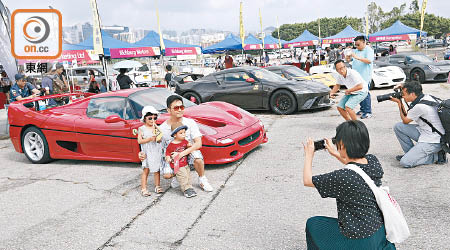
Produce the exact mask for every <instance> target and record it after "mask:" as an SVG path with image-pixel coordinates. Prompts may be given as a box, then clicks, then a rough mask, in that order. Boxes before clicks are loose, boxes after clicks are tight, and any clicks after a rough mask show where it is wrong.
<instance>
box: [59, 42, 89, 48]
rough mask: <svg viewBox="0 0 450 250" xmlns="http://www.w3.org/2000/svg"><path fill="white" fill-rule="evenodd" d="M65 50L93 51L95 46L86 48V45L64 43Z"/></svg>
mask: <svg viewBox="0 0 450 250" xmlns="http://www.w3.org/2000/svg"><path fill="white" fill-rule="evenodd" d="M62 49H63V50H93V49H94V46H84V45H78V44H70V43H64V44H63V46H62Z"/></svg>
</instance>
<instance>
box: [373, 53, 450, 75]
mask: <svg viewBox="0 0 450 250" xmlns="http://www.w3.org/2000/svg"><path fill="white" fill-rule="evenodd" d="M374 63H375V64H376V65H377V66H380V67H382V66H398V67H400V68H402V69H403V71H404V72H405V75H406V78H407V79H412V80H417V81H420V83H424V82H426V81H445V80H447V78H448V72H449V71H450V63H449V62H445V61H439V62H435V61H433V60H431V59H430V58H429V57H428V56H426V55H425V54H423V53H417V52H413V53H402V54H397V55H392V56H388V57H385V58H381V59H379V60H375V61H374Z"/></svg>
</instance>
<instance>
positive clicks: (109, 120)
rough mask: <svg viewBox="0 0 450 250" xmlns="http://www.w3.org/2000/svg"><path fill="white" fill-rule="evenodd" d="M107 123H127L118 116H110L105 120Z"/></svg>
mask: <svg viewBox="0 0 450 250" xmlns="http://www.w3.org/2000/svg"><path fill="white" fill-rule="evenodd" d="M105 122H106V123H117V122H125V120H124V119H122V118H120V117H119V116H118V115H110V116H108V117H106V119H105Z"/></svg>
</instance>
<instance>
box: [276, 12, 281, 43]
mask: <svg viewBox="0 0 450 250" xmlns="http://www.w3.org/2000/svg"><path fill="white" fill-rule="evenodd" d="M277 28H278V29H277V32H278V48H280V49H281V39H280V24H279V23H278V16H277Z"/></svg>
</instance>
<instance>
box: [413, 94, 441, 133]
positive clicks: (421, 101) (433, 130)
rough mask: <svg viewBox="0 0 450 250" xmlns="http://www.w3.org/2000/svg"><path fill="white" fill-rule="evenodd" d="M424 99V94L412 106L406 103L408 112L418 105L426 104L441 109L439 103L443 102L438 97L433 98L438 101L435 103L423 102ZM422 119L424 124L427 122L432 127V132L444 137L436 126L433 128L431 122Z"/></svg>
mask: <svg viewBox="0 0 450 250" xmlns="http://www.w3.org/2000/svg"><path fill="white" fill-rule="evenodd" d="M423 97H424V95H423V94H422V95H421V96H419V97H418V98H416V100H414V101H413V102H412V103H411V105H408V103H406V105H407V106H408V111H409V110H410V109H412V108H413V107H414V106H415V105H416V104H425V105H428V106H432V107H436V108H438V107H439V105H440V103H439V101H442V100H441V99H439V98H437V97H434V96H431V97H432V98H433V99H434V100H436V101H435V102H433V101H428V100H422V98H423ZM419 118H420V120H422V121H423V122H425V123H426V124H427V125H428V126H430V127H431V131H432V132H436V133H437V134H438V135H440V136H441V137H443V136H444V135H443V134H442V133H441V132H439V130H437V129H436V128H435V127H434V126H433V124H431V122H429V121H428V120H427V119H425V118H423V117H419Z"/></svg>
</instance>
